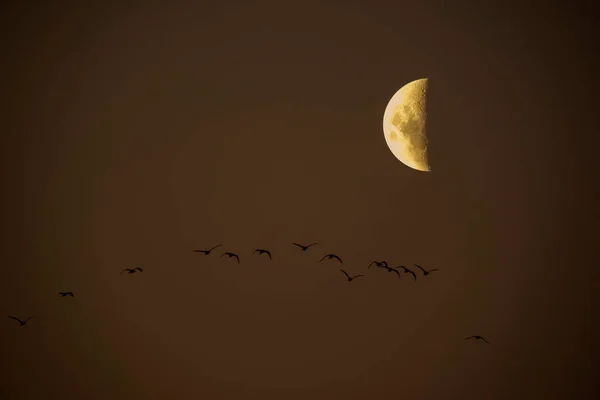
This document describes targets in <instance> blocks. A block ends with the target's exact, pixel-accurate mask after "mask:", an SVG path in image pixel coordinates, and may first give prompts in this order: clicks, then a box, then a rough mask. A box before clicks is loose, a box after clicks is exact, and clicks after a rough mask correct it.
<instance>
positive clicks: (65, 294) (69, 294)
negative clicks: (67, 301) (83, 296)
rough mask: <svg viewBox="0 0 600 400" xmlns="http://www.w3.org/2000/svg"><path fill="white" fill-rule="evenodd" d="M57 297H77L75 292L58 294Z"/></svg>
mask: <svg viewBox="0 0 600 400" xmlns="http://www.w3.org/2000/svg"><path fill="white" fill-rule="evenodd" d="M57 295H58V296H60V297H65V296H71V297H75V295H74V294H73V292H58V293H57Z"/></svg>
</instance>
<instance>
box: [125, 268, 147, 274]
mask: <svg viewBox="0 0 600 400" xmlns="http://www.w3.org/2000/svg"><path fill="white" fill-rule="evenodd" d="M125 271H127V273H128V274H129V275H133V274H135V273H136V272H138V271H140V272H144V270H143V269H141V268H140V267H136V268H133V269H132V268H125V269H124V270H123V271H121V273H120V275H123V272H125Z"/></svg>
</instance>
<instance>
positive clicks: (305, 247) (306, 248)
mask: <svg viewBox="0 0 600 400" xmlns="http://www.w3.org/2000/svg"><path fill="white" fill-rule="evenodd" d="M318 243H319V242H314V243H312V244H309V245H308V246H303V245H301V244H298V243H294V242H292V244H293V245H294V246H298V247H300V249H301V250H300V251H306V250H308V248H309V247H311V246H314V245H315V244H318Z"/></svg>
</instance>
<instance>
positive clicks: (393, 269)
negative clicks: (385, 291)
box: [378, 265, 401, 279]
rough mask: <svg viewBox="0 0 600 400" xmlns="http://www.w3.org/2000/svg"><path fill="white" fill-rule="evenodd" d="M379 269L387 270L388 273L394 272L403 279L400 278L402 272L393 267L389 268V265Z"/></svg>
mask: <svg viewBox="0 0 600 400" xmlns="http://www.w3.org/2000/svg"><path fill="white" fill-rule="evenodd" d="M378 267H379V266H378ZM379 268H383V269H385V270H387V272H392V271H394V272H395V273H396V275H398V279H401V278H400V272H398V270H397V269H396V268H393V267H388V266H387V265H382V266H381V267H379Z"/></svg>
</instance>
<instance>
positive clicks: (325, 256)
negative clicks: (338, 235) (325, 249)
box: [319, 254, 329, 262]
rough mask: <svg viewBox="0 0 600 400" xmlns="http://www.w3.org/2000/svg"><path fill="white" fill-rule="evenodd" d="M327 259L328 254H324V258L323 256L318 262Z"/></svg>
mask: <svg viewBox="0 0 600 400" xmlns="http://www.w3.org/2000/svg"><path fill="white" fill-rule="evenodd" d="M327 257H329V254H326V255H324V256H323V258H321V259H320V260H319V262H321V261H323V260H324V259H326V258H327Z"/></svg>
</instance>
